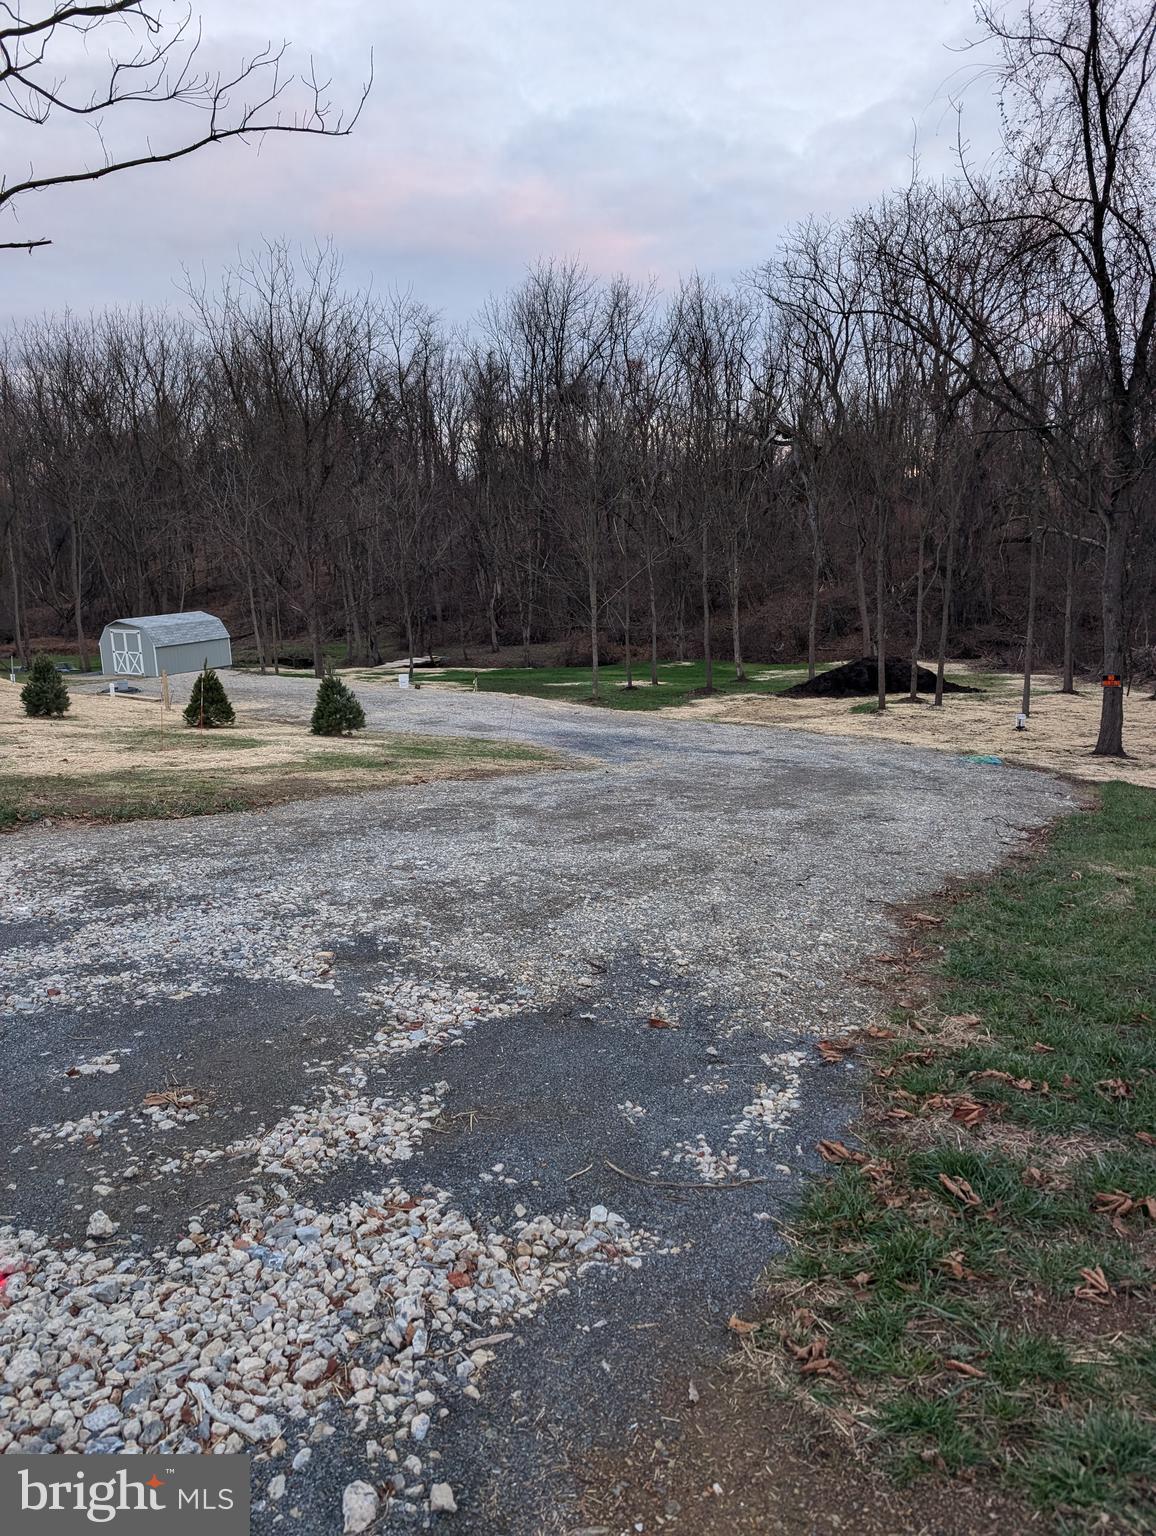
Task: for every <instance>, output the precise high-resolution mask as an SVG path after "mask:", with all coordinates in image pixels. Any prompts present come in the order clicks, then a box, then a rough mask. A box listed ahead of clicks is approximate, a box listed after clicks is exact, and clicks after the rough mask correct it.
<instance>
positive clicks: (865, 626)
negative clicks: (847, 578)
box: [855, 541, 871, 656]
mask: <svg viewBox="0 0 1156 1536" xmlns="http://www.w3.org/2000/svg"><path fill="white" fill-rule="evenodd" d="M855 593H856V595H857V597H858V599H859V635H860V640H859V645H860V654H861V655H863V656H870V654H871V615H870V614H869V613H868V611H867V583H866V580H865V579H864V574H863V544H862V542H861V541H857V542H856V544H855Z"/></svg>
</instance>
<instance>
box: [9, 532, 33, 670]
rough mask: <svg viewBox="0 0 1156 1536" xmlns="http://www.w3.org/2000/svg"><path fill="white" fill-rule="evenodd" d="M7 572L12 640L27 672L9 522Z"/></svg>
mask: <svg viewBox="0 0 1156 1536" xmlns="http://www.w3.org/2000/svg"><path fill="white" fill-rule="evenodd" d="M8 572H9V575H10V577H11V580H12V628H13V632H14V633H13V638H14V640H15V642H16V650H17V652H18V653H19V656H20V661H21V665H22V666H23V668H24V670H25V672H27V671H28V668H29V667H30V666H31V665H32V658H31V656H30V655H29V654H28V629H27V626H26V624H25V622H24V609H23V605H22V604H21V601H20V567H19V565H18V563H17V560H16V540H15V538H14V537H13V531H12V522H11V521H10V522H9V524H8Z"/></svg>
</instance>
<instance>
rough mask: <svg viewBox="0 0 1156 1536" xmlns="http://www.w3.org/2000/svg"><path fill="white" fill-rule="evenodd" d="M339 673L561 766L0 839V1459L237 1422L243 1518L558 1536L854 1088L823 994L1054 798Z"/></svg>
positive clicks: (278, 683) (694, 1360) (749, 1269)
mask: <svg viewBox="0 0 1156 1536" xmlns="http://www.w3.org/2000/svg"><path fill="white" fill-rule="evenodd" d="M230 691H231V693H232V694H233V697H234V699H235V700H241V699H243V700H244V701H245V702H246V703H247V704H254V703H257V702H258V701H259V702H260V704H261V707H263V708H267V709H268V710H269V711H270V712H271V713H274V714H276V715H278V716H279V717H281V718H285V717H290V718H303V717H304V716H305V714H306V713H307V711H308V709H309V707H310V705H311V702H312V697H313V685H312V684H310V683H308V682H300V681H295V680H290V679H285V680H275V679H260V678H246V677H242V676H240V675H237V676H235V677H234V678H233V679H232V680H231V682H230ZM362 697H363V700H364V702H365V705H366V709H367V713H368V714H369V717H370V723H371V724H373V725H375V726H383V727H389V728H394V729H403V730H419V731H424V732H431V733H434V732H454V733H460V734H472V735H480V736H487V737H497V738H504V737H507V736H508V737H509V738H510V739H512V740H528V741H533V742H536V743H541V744H544V745H548V746H551V747H555V748H558V749H560V750H563V751H566V752H570V753H574V754H577V755H580V756H581V758H582V759H583V760H584V764H583V766H582V767H581V768H577V769H566V770H563V771H560V772H553V773H542V774H529V775H525V776H518V777H513V778H501V779H494V780H489V781H484V782H469V783H452V782H449V783H438V784H431V785H426V786H418V787H415V788H412V789H405V790H390V791H387V792H384V793H381V794H373V795H360V796H357V797H353V798H341V799H331V800H315V801H310V802H306V803H300V804H296V805H289V806H285V807H282V808H279V809H277V810H274V811H270V812H262V813H254V814H245V815H232V816H221V817H217V818H213V819H209V818H205V819H201V820H195V821H186V822H169V823H137V824H135V825H131V826H125V827H123V828H104V829H94V830H91V831H88V830H75V831H69V830H63V829H59V828H56V829H41V830H33V831H25V832H20V833H17V834H14V835H11V836H9V837H6V838H5V839H4V840H3V841H2V842H0V892H2V908H0V916H2V920H3V935H2V938H3V942H2V944H0V1027H2V1029H3V1043H4V1061H5V1068H6V1085H5V1087H6V1091H5V1096H4V1103H5V1130H6V1133H7V1134H6V1135H5V1138H4V1140H5V1142H6V1143H7V1144H8V1145H9V1148H10V1150H9V1151H8V1152H7V1154H6V1171H5V1173H4V1178H3V1183H4V1188H5V1200H4V1204H3V1207H2V1209H0V1222H6V1223H8V1224H9V1225H7V1226H6V1227H0V1286H2V1287H3V1289H2V1291H0V1307H3V1308H4V1310H3V1311H0V1381H2V1382H3V1386H2V1387H0V1393H2V1394H5V1395H0V1447H3V1448H5V1449H15V1450H19V1449H34V1450H45V1451H50V1450H54V1449H55V1450H87V1449H90V1448H95V1449H98V1450H119V1449H121V1448H123V1447H125V1446H128V1447H129V1448H130V1449H131V1448H134V1447H140V1448H142V1449H151V1450H162V1451H166V1452H173V1453H177V1454H180V1453H183V1452H193V1451H197V1450H201V1449H203V1448H206V1447H210V1446H217V1447H222V1446H223V1447H225V1448H227V1449H233V1450H246V1451H249V1452H252V1453H254V1454H255V1456H256V1459H255V1460H254V1463H253V1495H254V1500H255V1510H256V1513H255V1515H254V1530H256V1531H258V1532H266V1531H270V1530H272V1529H273V1528H274V1527H275V1526H283V1527H285V1528H288V1529H296V1530H300V1531H302V1532H308V1533H313V1532H316V1533H318V1536H323V1533H324V1536H328V1533H330V1532H335V1531H339V1530H340V1529H341V1525H342V1518H343V1517H342V1503H343V1496H344V1499H345V1506H346V1516H345V1518H346V1520H347V1524H348V1526H349V1528H350V1529H361V1528H363V1527H362V1524H361V1522H362V1521H366V1522H368V1521H369V1519H370V1517H371V1516H372V1515H373V1514H374V1511H375V1508H376V1524H375V1525H374V1527H373V1528H374V1529H375V1530H389V1531H392V1530H395V1529H396V1530H402V1529H408V1528H411V1527H414V1526H417V1527H421V1526H423V1525H430V1524H432V1525H434V1526H439V1527H440V1526H444V1527H445V1528H446V1529H452V1528H454V1527H455V1526H456V1528H458V1529H462V1530H468V1531H470V1532H476V1533H486V1536H489V1533H499V1532H500V1533H507V1532H508V1533H511V1536H542V1533H553V1532H573V1531H575V1530H577V1529H578V1528H580V1527H581V1526H582V1524H583V1521H582V1518H581V1513H580V1511H579V1510H577V1509H576V1508H575V1506H574V1488H575V1486H576V1480H575V1479H573V1477H572V1469H573V1468H574V1467H575V1466H576V1465H578V1466H580V1464H581V1462H582V1459H583V1457H584V1455H585V1453H586V1452H587V1450H588V1449H589V1447H590V1446H591V1445H593V1444H608V1443H614V1442H616V1441H618V1440H620V1439H621V1438H622V1437H623V1436H627V1435H630V1434H632V1433H634V1432H636V1431H635V1428H634V1427H635V1426H637V1425H639V1424H643V1425H645V1424H646V1422H647V1419H648V1415H649V1414H650V1413H651V1411H652V1404H653V1402H654V1400H655V1399H656V1397H657V1396H658V1394H659V1392H660V1390H661V1389H662V1388H664V1387H665V1386H666V1385H667V1384H668V1383H669V1382H670V1381H672V1380H677V1379H679V1378H681V1377H687V1376H691V1375H693V1373H694V1372H695V1371H696V1370H702V1369H704V1368H705V1367H706V1366H707V1365H709V1363H710V1361H712V1360H713V1359H715V1358H717V1357H718V1355H719V1353H720V1352H721V1350H722V1349H723V1348H725V1343H724V1339H725V1332H724V1324H725V1320H726V1318H727V1316H728V1315H729V1314H730V1313H731V1312H732V1311H733V1310H734V1309H735V1308H736V1307H741V1306H742V1304H743V1301H744V1297H745V1296H746V1295H747V1294H748V1293H749V1290H750V1287H751V1285H752V1284H753V1282H754V1281H755V1279H756V1277H757V1274H758V1272H759V1270H760V1267H761V1266H762V1265H763V1264H764V1263H765V1262H766V1261H767V1259H768V1257H769V1255H770V1254H771V1252H772V1251H773V1247H774V1243H775V1227H774V1221H775V1219H776V1218H777V1217H779V1216H780V1215H781V1214H782V1212H783V1211H784V1208H785V1206H786V1205H787V1204H788V1203H789V1202H790V1200H791V1199H792V1198H793V1196H794V1194H795V1192H796V1191H797V1189H798V1186H799V1182H800V1179H801V1178H802V1176H803V1175H804V1174H805V1173H806V1172H807V1171H808V1170H809V1169H812V1168H813V1167H814V1166H815V1158H814V1154H813V1148H814V1143H815V1141H816V1140H817V1139H818V1138H819V1137H822V1136H827V1135H833V1134H839V1133H840V1131H841V1130H842V1129H843V1128H844V1127H845V1125H846V1122H847V1119H848V1117H849V1116H850V1115H852V1114H853V1113H854V1107H855V1102H856V1095H857V1080H856V1075H855V1069H854V1068H853V1067H851V1066H838V1065H824V1064H822V1063H821V1062H820V1059H819V1056H818V1053H817V1052H816V1051H815V1049H814V1045H813V1042H814V1040H815V1039H816V1038H817V1037H819V1036H823V1035H827V1034H832V1033H837V1032H839V1031H840V1030H841V1029H843V1028H844V1027H845V1026H847V1025H848V1024H854V1023H861V1022H864V1021H865V1020H867V1019H868V1018H869V1017H870V1010H871V1006H872V1003H871V997H870V994H868V993H865V992H864V991H863V989H861V988H857V987H856V986H855V985H854V984H853V983H851V982H849V981H848V980H847V979H846V978H847V976H848V975H849V974H850V973H853V972H855V971H856V969H857V967H858V965H859V964H860V962H861V961H862V959H863V957H864V956H865V955H867V954H870V953H872V952H876V951H878V950H879V949H880V948H881V947H882V946H883V945H885V944H887V943H888V941H889V938H890V936H891V933H892V928H891V925H890V922H889V919H888V916H887V913H886V910H885V904H886V903H889V902H895V901H900V900H906V899H909V898H912V897H914V896H917V895H919V894H920V893H928V892H931V891H934V890H935V889H937V888H938V887H940V886H941V885H942V884H943V882H944V880H945V878H946V877H948V876H950V875H957V874H963V873H969V872H975V871H980V870H983V869H986V868H988V867H990V866H992V865H994V864H995V863H996V862H998V861H999V860H1000V859H1001V858H1002V857H1004V856H1005V855H1006V853H1007V852H1008V850H1009V849H1010V848H1011V847H1013V846H1014V845H1015V844H1016V842H1017V841H1018V840H1019V839H1020V837H1021V836H1022V834H1023V833H1024V832H1025V831H1027V830H1029V829H1031V828H1034V827H1036V826H1038V825H1040V824H1041V823H1043V822H1044V821H1046V820H1048V819H1049V818H1051V817H1053V816H1054V815H1056V814H1057V813H1059V812H1061V811H1064V810H1066V809H1069V808H1071V806H1072V805H1073V800H1072V797H1071V796H1070V794H1069V793H1068V791H1067V790H1066V789H1065V788H1064V787H1063V786H1062V785H1060V784H1058V783H1056V782H1055V781H1053V780H1049V779H1047V778H1044V777H1043V776H1040V775H1034V774H1029V773H1021V772H1017V771H1013V770H1008V769H999V768H991V767H979V766H974V765H968V764H966V763H964V762H963V761H962V760H957V759H954V758H951V757H948V756H945V755H942V754H932V753H917V752H911V751H907V750H904V749H898V748H886V747H878V748H876V747H871V746H864V745H859V744H852V743H841V742H837V741H833V740H832V739H830V738H821V737H810V736H804V735H802V734H799V733H789V734H788V733H781V734H780V733H775V732H772V731H768V730H761V729H760V730H753V729H752V730H744V729H743V728H741V727H729V726H712V725H698V724H695V723H693V722H686V721H678V722H668V721H664V720H662V719H659V718H655V717H644V718H637V717H633V716H629V715H610V714H606V713H602V712H598V711H594V710H591V709H583V708H580V707H575V706H572V705H565V704H557V705H554V704H552V703H540V702H536V701H530V700H523V699H514V700H511V699H508V698H501V697H498V696H496V695H485V694H480V695H473V694H450V693H446V692H439V691H437V690H435V689H432V688H428V687H427V688H424V689H422V690H421V691H420V692H418V693H409V694H406V693H403V692H401V691H400V690H398V691H397V692H393V691H390V692H388V693H387V692H385V691H384V690H376V689H365V690H363V692H362ZM611 1165H614V1166H611ZM626 1175H633V1177H627V1176H626ZM659 1181H661V1182H659ZM5 1275H6V1276H7V1278H3V1277H4V1276H5ZM5 1303H6V1306H5ZM351 1484H358V1485H363V1486H360V1487H355V1488H354V1489H353V1490H352V1491H350V1487H349V1485H351ZM375 1501H376V1505H375ZM451 1505H456V1507H457V1511H458V1513H457V1514H456V1515H455V1514H454V1513H452V1512H451ZM431 1510H432V1512H431Z"/></svg>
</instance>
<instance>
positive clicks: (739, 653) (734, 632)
mask: <svg viewBox="0 0 1156 1536" xmlns="http://www.w3.org/2000/svg"><path fill="white" fill-rule="evenodd" d="M740 580H741V577H740V572H739V555H738V550H735V551H734V553H733V554H732V556H731V637H732V639H733V641H734V653H735V682H736V683H743V682H745V681H746V677H747V673H746V668H745V667H744V666H743V641H742V630H741V627H740V624H739V584H740Z"/></svg>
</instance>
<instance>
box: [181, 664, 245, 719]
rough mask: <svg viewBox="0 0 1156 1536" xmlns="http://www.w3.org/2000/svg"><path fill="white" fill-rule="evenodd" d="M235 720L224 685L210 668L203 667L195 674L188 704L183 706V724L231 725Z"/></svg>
mask: <svg viewBox="0 0 1156 1536" xmlns="http://www.w3.org/2000/svg"><path fill="white" fill-rule="evenodd" d="M235 718H236V717H235V716H234V714H233V706H232V705H231V704H230V703H229V695H228V694H227V693H226V692H225V685H224V683H222V681H221V679H220V678H219V677H218V676H217V674H216V673H215V672H214V671H213V669H212V667H205V669H204V670H203V671H202V672H199V673H198V674H197V680H196V682H195V683H194V684H193V691H192V693H190V694H189V702H188V703H187V704H186V705H185V724H186V725H206V726H210V727H212V726H215V725H232V723H233V721H234V719H235Z"/></svg>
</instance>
